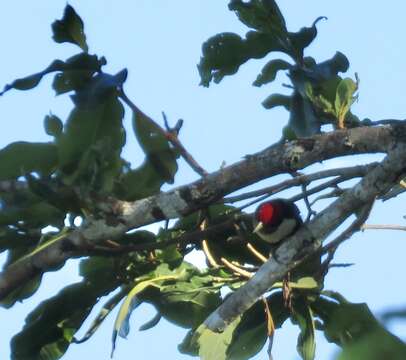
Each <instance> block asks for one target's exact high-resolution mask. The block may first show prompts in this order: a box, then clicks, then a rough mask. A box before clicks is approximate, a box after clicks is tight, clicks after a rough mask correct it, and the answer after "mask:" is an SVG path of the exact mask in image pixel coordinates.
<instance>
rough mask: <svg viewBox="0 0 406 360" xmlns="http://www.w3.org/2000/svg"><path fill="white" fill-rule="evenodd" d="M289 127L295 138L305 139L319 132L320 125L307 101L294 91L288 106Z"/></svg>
mask: <svg viewBox="0 0 406 360" xmlns="http://www.w3.org/2000/svg"><path fill="white" fill-rule="evenodd" d="M289 127H290V128H291V129H292V130H293V131H294V132H295V134H296V136H297V137H306V136H311V135H314V134H317V133H319V132H320V127H321V123H320V120H319V119H318V118H317V116H316V114H315V113H314V110H313V108H312V105H311V103H310V101H309V100H307V99H303V97H302V96H301V95H300V94H299V92H297V91H295V92H294V94H293V96H292V98H291V104H290V118H289Z"/></svg>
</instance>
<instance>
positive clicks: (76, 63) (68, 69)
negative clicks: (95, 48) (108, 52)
mask: <svg viewBox="0 0 406 360" xmlns="http://www.w3.org/2000/svg"><path fill="white" fill-rule="evenodd" d="M105 64H106V59H105V58H103V57H102V58H100V59H98V58H97V56H96V55H89V54H88V53H80V54H78V55H75V56H72V57H71V58H69V59H68V60H66V62H65V65H64V67H63V71H62V72H61V73H58V74H56V75H55V77H54V81H53V84H52V87H53V88H54V90H55V92H56V94H57V95H59V94H63V93H65V92H68V91H71V90H81V89H83V88H85V87H86V86H87V85H88V84H89V82H91V80H92V76H93V75H94V74H95V73H99V72H101V68H102V66H103V65H105Z"/></svg>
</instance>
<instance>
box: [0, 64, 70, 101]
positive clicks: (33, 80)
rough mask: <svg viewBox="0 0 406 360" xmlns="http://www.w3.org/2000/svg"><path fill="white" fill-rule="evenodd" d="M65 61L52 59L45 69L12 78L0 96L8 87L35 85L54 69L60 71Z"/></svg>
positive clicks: (29, 86)
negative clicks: (23, 76)
mask: <svg viewBox="0 0 406 360" xmlns="http://www.w3.org/2000/svg"><path fill="white" fill-rule="evenodd" d="M64 66H65V63H64V62H63V61H61V60H54V61H53V62H52V63H51V64H50V65H49V66H48V67H47V68H46V69H45V70H43V71H41V72H39V73H36V74H33V75H30V76H27V77H25V78H21V79H17V80H14V81H13V82H12V83H11V84H7V85H6V86H5V87H4V89H3V91H2V92H1V93H0V96H1V95H3V94H4V93H5V92H7V91H9V90H10V89H17V90H29V89H32V88H34V87H36V86H37V85H38V84H39V82H40V81H41V80H42V78H43V77H44V76H45V75H47V74H49V73H51V72H54V71H62V70H63V69H64Z"/></svg>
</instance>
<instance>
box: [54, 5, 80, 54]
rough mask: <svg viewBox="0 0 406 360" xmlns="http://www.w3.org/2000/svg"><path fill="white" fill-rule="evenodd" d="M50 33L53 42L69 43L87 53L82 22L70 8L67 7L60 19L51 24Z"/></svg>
mask: <svg viewBox="0 0 406 360" xmlns="http://www.w3.org/2000/svg"><path fill="white" fill-rule="evenodd" d="M52 33H53V37H52V38H53V39H54V41H55V42H57V43H64V42H69V43H72V44H75V45H77V46H79V47H80V48H81V49H82V50H83V51H86V52H87V51H88V46H87V43H86V35H85V33H84V31H83V21H82V19H81V18H80V17H79V15H78V14H77V13H76V11H75V10H74V8H73V7H72V6H70V5H67V6H66V7H65V11H64V13H63V17H62V19H61V20H56V21H55V22H54V23H53V24H52Z"/></svg>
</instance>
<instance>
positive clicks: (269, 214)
mask: <svg viewBox="0 0 406 360" xmlns="http://www.w3.org/2000/svg"><path fill="white" fill-rule="evenodd" d="M274 212H275V209H274V207H273V206H272V205H271V204H263V205H262V206H261V207H260V209H259V213H258V220H259V221H261V222H262V223H264V224H266V223H269V222H270V221H271V220H272V218H273V215H274Z"/></svg>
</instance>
